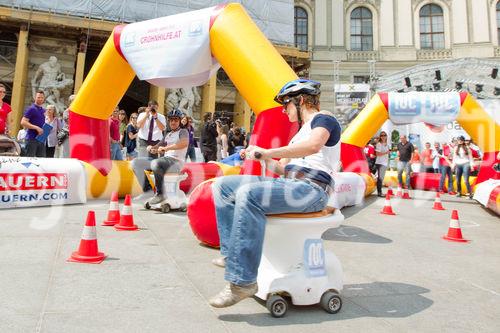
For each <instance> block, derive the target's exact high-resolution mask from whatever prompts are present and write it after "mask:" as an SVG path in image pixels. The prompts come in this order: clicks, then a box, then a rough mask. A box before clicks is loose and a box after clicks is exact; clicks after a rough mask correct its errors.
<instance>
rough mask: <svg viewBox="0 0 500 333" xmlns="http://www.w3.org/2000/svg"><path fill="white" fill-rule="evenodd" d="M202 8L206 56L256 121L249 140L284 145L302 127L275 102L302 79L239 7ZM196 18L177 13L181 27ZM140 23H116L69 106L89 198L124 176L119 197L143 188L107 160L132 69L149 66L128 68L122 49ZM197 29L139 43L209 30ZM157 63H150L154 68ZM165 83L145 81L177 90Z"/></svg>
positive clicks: (252, 167) (251, 169)
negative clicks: (111, 123) (113, 120)
mask: <svg viewBox="0 0 500 333" xmlns="http://www.w3.org/2000/svg"><path fill="white" fill-rule="evenodd" d="M202 11H203V13H202V14H203V15H205V16H206V17H205V18H203V19H205V21H206V29H207V30H208V34H207V36H209V37H208V38H209V41H208V42H207V44H208V45H209V52H208V55H209V56H210V55H211V56H212V57H213V58H212V60H213V61H214V62H217V61H218V62H219V63H220V65H221V66H222V68H223V69H224V70H225V72H226V73H227V74H228V76H229V77H230V79H231V81H232V82H233V83H234V85H235V86H236V88H237V89H238V91H239V93H240V94H241V95H242V96H243V97H244V98H245V100H246V101H247V102H248V104H249V105H250V107H251V108H252V110H253V112H254V113H255V114H256V116H257V117H256V123H255V126H254V129H253V133H252V138H251V143H252V144H255V145H259V146H261V147H265V148H271V147H279V146H282V145H285V144H287V143H288V141H289V140H290V139H291V137H292V136H293V135H294V133H295V132H296V130H297V125H296V124H293V123H290V122H289V121H288V118H287V117H286V115H284V114H283V113H282V112H281V111H282V107H281V106H280V105H279V104H277V103H276V102H274V101H273V97H274V94H275V93H276V91H278V90H279V89H280V88H281V87H282V86H283V85H284V84H285V83H286V82H288V81H291V80H294V79H297V75H296V74H295V72H294V71H293V70H292V69H291V68H290V66H288V64H287V63H286V61H285V60H284V59H283V58H282V56H281V55H280V54H279V53H278V51H277V50H276V49H275V48H274V46H273V45H272V44H271V42H269V41H268V40H267V38H266V37H265V36H264V34H263V33H262V32H261V31H260V30H259V28H258V27H257V26H256V24H255V23H254V22H253V21H252V19H251V18H250V17H249V16H248V14H247V13H246V12H245V10H244V9H243V7H242V6H241V5H240V4H237V3H230V4H225V5H220V6H217V7H212V8H208V9H205V10H201V11H197V12H202ZM193 13H196V12H190V13H184V14H179V15H184V17H182V19H183V22H184V21H185V20H187V21H189V20H190V19H191V17H192V15H193ZM174 16H177V15H174ZM174 16H172V17H169V19H170V18H173V17H174ZM162 19H165V18H162ZM157 20H161V19H155V20H150V21H151V23H152V24H153V25H157V26H156V27H154V29H151V30H154V31H158V29H160V27H158V25H159V24H160V23H158V22H157ZM205 21H204V22H205ZM145 22H148V21H145ZM164 22H165V20H164V21H163V24H164V25H165V23H164ZM166 22H167V24H166V25H165V27H163V28H161V29H168V28H169V24H170V26H171V25H172V24H171V23H170V20H167V21H166ZM141 23H144V22H138V23H132V24H129V25H127V26H123V25H121V26H117V27H116V28H115V29H114V30H113V32H112V34H111V36H110V37H109V39H108V41H107V42H106V44H105V45H104V47H103V49H102V51H101V53H100V54H99V56H98V58H97V59H96V61H95V63H94V65H93V67H92V68H91V70H90V72H89V74H88V75H87V77H86V79H85V81H84V82H83V84H82V86H81V88H80V90H79V91H78V94H77V95H76V98H75V100H74V101H73V103H72V104H71V106H70V154H71V157H73V158H77V159H79V160H81V161H84V162H87V165H86V167H87V173H88V174H89V175H90V177H91V180H90V181H89V187H90V189H88V191H87V192H88V193H89V194H90V196H91V197H99V196H103V195H105V194H104V192H109V189H108V190H104V189H105V188H106V187H109V186H108V185H109V183H110V180H111V178H116V177H119V179H116V180H114V182H115V183H116V182H119V183H120V184H119V185H117V184H115V187H118V190H119V192H120V194H121V195H123V194H125V193H127V192H130V191H131V189H133V188H137V187H138V184H136V183H137V181H136V180H135V177H134V175H133V173H132V171H131V169H130V168H129V166H128V163H127V162H112V161H110V145H109V127H108V118H109V116H110V115H111V113H112V111H113V109H114V108H115V106H116V105H117V104H118V102H119V101H120V99H121V98H122V96H123V95H124V93H125V92H126V90H127V88H128V87H129V85H130V83H131V82H132V80H133V78H134V76H135V75H136V72H137V71H136V70H135V68H137V67H140V66H141V65H142V66H143V67H144V64H138V65H137V64H136V66H135V67H134V68H133V66H132V65H131V64H130V63H129V61H128V60H127V56H126V55H124V53H125V52H123V51H124V47H126V46H127V45H126V44H127V43H128V42H129V40H128V39H127V38H128V37H127V38H125V39H124V38H121V37H122V34H123V32H124V30H125V29H127V27H130V26H134V25H137V24H141ZM191 23H193V22H191ZM192 26H193V25H191V27H189V26H186V24H180V25H179V27H180V28H175V29H176V31H175V32H174V33H171V32H168V33H167V32H165V33H163V32H161V33H160V32H154V33H152V34H150V35H149V36H146V37H144V36H143V37H141V39H140V40H141V42H142V41H147V42H148V46H147V47H148V48H154V45H153V44H155V42H162V41H164V40H165V39H168V38H174V36H175V37H176V38H179V39H182V37H183V36H187V35H190V34H192V33H198V32H199V31H201V30H203V29H204V28H205V26H204V25H198V26H196V29H195V30H193V29H192ZM183 29H185V30H183ZM190 29H191V30H190ZM163 31H165V30H163ZM149 32H150V31H146V32H145V33H149ZM143 38H146V39H143ZM163 57H166V58H168V57H169V54H168V50H167V52H165V54H162V58H163ZM155 61H156V59H153V58H149V62H150V63H154V62H155ZM194 61H196V59H195V60H194ZM195 74H203V75H204V74H205V73H201V72H200V73H195ZM138 75H139V74H138ZM203 75H201V76H203ZM201 76H200V75H199V76H198V77H201ZM139 78H140V79H142V78H141V77H139ZM208 78H209V75H206V76H205V77H204V80H198V82H197V83H198V84H203V83H204V82H205V81H206V80H208ZM161 79H163V81H162V80H161ZM168 79H169V78H165V77H163V78H159V80H156V78H153V79H152V80H148V81H149V82H152V83H154V84H156V83H158V85H162V86H164V87H176V86H175V83H172V82H173V81H170V82H169V81H168ZM192 85H195V84H192ZM271 124H272V125H271ZM276 124H279V126H275V125H276ZM273 125H274V126H273ZM247 163H248V164H247ZM244 170H245V171H244V172H245V173H254V174H259V173H260V164H259V163H255V162H253V163H252V162H245V165H244ZM115 190H116V188H115Z"/></svg>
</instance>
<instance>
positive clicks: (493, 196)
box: [487, 186, 500, 215]
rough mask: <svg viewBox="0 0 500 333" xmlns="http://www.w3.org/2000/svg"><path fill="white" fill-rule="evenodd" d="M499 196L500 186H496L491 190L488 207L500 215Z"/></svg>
mask: <svg viewBox="0 0 500 333" xmlns="http://www.w3.org/2000/svg"><path fill="white" fill-rule="evenodd" d="M498 196H500V186H497V187H495V188H494V189H493V191H491V193H490V197H489V200H488V205H487V207H488V208H489V209H491V210H492V211H494V212H495V213H497V215H500V207H499V205H498V202H497V198H498Z"/></svg>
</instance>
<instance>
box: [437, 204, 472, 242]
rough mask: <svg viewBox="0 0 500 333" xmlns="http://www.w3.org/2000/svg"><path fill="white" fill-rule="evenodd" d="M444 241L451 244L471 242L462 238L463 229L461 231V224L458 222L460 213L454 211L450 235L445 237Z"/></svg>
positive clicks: (449, 230)
mask: <svg viewBox="0 0 500 333" xmlns="http://www.w3.org/2000/svg"><path fill="white" fill-rule="evenodd" d="M443 239H446V240H447V241H451V242H460V243H467V242H469V240H467V239H464V238H463V237H462V229H460V222H459V221H458V212H457V211H456V210H455V209H454V210H453V212H452V213H451V220H450V227H449V228H448V234H447V235H444V236H443Z"/></svg>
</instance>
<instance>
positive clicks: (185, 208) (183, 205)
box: [179, 204, 187, 212]
mask: <svg viewBox="0 0 500 333" xmlns="http://www.w3.org/2000/svg"><path fill="white" fill-rule="evenodd" d="M179 209H180V210H181V211H182V212H185V211H187V206H186V204H182V205H181V206H180V207H179Z"/></svg>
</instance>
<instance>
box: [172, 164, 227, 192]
mask: <svg viewBox="0 0 500 333" xmlns="http://www.w3.org/2000/svg"><path fill="white" fill-rule="evenodd" d="M181 173H187V175H188V177H187V178H186V179H185V180H183V181H182V182H181V183H180V184H179V187H180V189H181V191H183V192H184V193H189V192H190V191H192V190H193V189H194V188H195V187H196V186H198V185H199V184H201V183H203V182H204V181H205V180H207V179H211V178H214V177H219V176H222V175H223V173H222V170H221V168H219V165H217V164H216V163H186V164H184V168H183V169H182V171H181Z"/></svg>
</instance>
